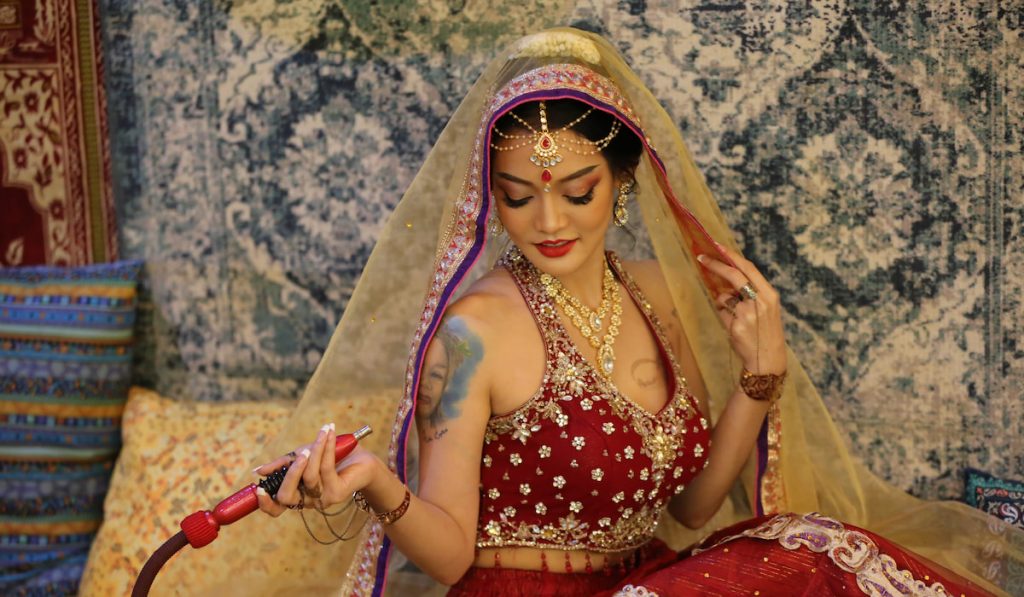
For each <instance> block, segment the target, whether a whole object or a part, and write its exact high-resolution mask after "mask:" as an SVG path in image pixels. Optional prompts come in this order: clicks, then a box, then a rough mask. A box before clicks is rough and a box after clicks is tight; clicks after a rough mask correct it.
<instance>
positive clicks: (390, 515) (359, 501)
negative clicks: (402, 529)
mask: <svg viewBox="0 0 1024 597" xmlns="http://www.w3.org/2000/svg"><path fill="white" fill-rule="evenodd" d="M352 499H353V500H355V502H356V505H357V506H359V509H360V510H362V511H363V512H366V513H367V514H369V515H370V516H372V517H373V518H374V519H375V520H376V521H377V522H379V523H380V524H385V525H387V524H394V523H396V522H398V519H399V518H401V517H402V516H404V515H405V512H406V510H408V509H409V502H410V501H412V494H411V493H410V492H409V489H408V488H406V490H405V497H404V498H402V503H401V504H399V505H398V507H397V508H395V509H394V510H392V511H390V512H384V513H381V514H378V513H376V512H374V510H373V508H370V504H367V503H366V496H364V495H363V492H362V491H357V492H355V493H353V494H352Z"/></svg>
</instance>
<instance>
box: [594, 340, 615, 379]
mask: <svg viewBox="0 0 1024 597" xmlns="http://www.w3.org/2000/svg"><path fill="white" fill-rule="evenodd" d="M597 362H598V364H599V365H600V366H601V373H603V374H604V376H605V377H607V378H609V379H611V377H612V371H614V370H615V351H614V350H612V346H611V344H602V345H601V348H600V349H598V351H597Z"/></svg>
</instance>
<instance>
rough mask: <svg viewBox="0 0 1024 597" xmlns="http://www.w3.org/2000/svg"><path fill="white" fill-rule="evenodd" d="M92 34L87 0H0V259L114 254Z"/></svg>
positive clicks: (85, 260)
mask: <svg viewBox="0 0 1024 597" xmlns="http://www.w3.org/2000/svg"><path fill="white" fill-rule="evenodd" d="M83 11H84V12H83ZM99 39H100V36H99V29H98V23H97V16H96V6H95V2H88V1H87V2H76V1H74V0H43V1H39V0H21V1H20V2H0V214H3V217H0V267H5V266H16V265H43V264H50V265H84V264H89V263H100V262H107V261H113V260H115V259H116V258H117V237H116V231H115V226H114V204H113V199H112V192H111V178H110V151H109V146H108V142H107V114H106V110H107V107H106V96H105V93H104V90H103V84H102V79H103V73H102V60H101V58H102V56H101V48H100V42H99Z"/></svg>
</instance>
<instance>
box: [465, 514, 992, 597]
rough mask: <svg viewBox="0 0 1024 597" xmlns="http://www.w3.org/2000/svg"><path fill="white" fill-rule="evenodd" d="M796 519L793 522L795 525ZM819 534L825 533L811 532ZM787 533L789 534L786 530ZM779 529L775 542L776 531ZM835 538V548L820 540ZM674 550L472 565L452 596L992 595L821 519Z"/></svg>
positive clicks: (771, 521) (736, 530)
mask: <svg viewBox="0 0 1024 597" xmlns="http://www.w3.org/2000/svg"><path fill="white" fill-rule="evenodd" d="M794 523H796V524H794ZM814 528H817V529H818V531H814V530H809V529H814ZM785 529H789V530H790V531H792V532H793V533H792V534H787V533H786V532H785ZM780 530H781V531H782V532H781V533H780V534H778V536H774V534H775V533H776V532H777V531H780ZM819 534H820V537H819V538H821V537H825V536H828V537H829V541H833V542H834V544H833V545H832V546H831V548H829V549H820V548H821V547H822V545H824V544H825V543H828V542H817V543H816V542H815V536H816V535H819ZM702 547H705V549H704V550H700V549H695V550H693V551H694V554H693V555H689V553H688V552H683V553H680V554H676V553H674V552H672V551H671V550H669V549H668V548H667V547H666V546H665V545H664V543H662V542H660V541H658V540H656V539H655V540H653V541H651V543H649V544H648V545H647V546H645V547H644V549H642V550H641V553H640V555H639V556H638V560H639V563H638V564H637V565H636V566H635V567H631V568H628V569H614V570H611V571H609V572H605V571H601V570H599V571H596V572H592V573H589V574H588V573H581V572H575V573H571V574H562V573H558V572H540V571H533V570H513V569H509V568H487V569H481V568H471V569H470V570H469V572H467V573H466V575H465V576H464V577H463V578H462V579H461V580H460V581H459V582H458V583H457V584H456V585H455V586H454V587H452V590H451V591H450V592H449V595H456V596H459V597H470V596H474V595H490V596H494V597H520V596H522V597H525V596H527V595H531V596H532V595H537V596H547V595H550V596H554V595H559V596H564V597H574V596H579V597H582V596H584V595H585V596H588V597H592V596H609V595H622V596H630V595H643V596H649V595H662V596H664V595H686V596H688V597H689V596H695V597H696V596H702V597H732V596H735V595H759V596H760V597H830V596H863V595H875V596H881V595H888V596H892V597H896V596H911V595H913V596H920V597H928V596H934V597H966V596H972V597H975V596H977V597H983V596H987V595H990V593H988V592H986V591H984V590H983V589H980V588H978V587H977V586H975V585H974V584H972V583H970V582H968V581H966V580H964V579H962V578H960V577H959V576H957V575H955V574H953V573H952V572H949V571H947V570H944V569H942V568H940V567H939V566H937V565H936V564H934V563H932V562H930V561H928V560H926V559H925V558H922V557H921V556H918V555H916V554H913V553H911V552H908V551H906V550H904V549H902V548H900V547H899V546H898V545H895V544H893V543H890V542H889V541H886V540H885V539H884V538H882V537H879V536H878V535H875V534H874V533H871V532H870V531H865V530H864V529H860V528H857V527H854V526H851V525H844V524H841V523H839V522H837V521H834V520H830V519H827V518H824V517H820V516H813V515H807V516H796V515H792V514H783V515H778V516H773V517H762V518H755V519H751V520H748V521H745V522H742V523H739V524H737V525H733V526H732V527H729V528H727V529H724V530H722V531H719V532H717V533H715V534H714V535H712V536H711V537H710V538H709V539H707V540H705V541H704V542H703V543H702Z"/></svg>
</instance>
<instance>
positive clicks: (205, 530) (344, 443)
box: [132, 426, 371, 597]
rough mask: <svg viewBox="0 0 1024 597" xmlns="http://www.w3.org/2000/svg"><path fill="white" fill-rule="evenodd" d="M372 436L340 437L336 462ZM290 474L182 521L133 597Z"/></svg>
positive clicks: (275, 475)
mask: <svg viewBox="0 0 1024 597" xmlns="http://www.w3.org/2000/svg"><path fill="white" fill-rule="evenodd" d="M370 433H371V429H370V427H369V426H364V427H362V428H361V429H359V430H358V431H356V432H355V433H347V434H345V435H339V436H338V437H337V441H336V442H335V444H334V458H335V461H340V460H341V459H343V458H345V457H346V456H348V455H349V453H351V452H352V450H354V449H355V447H356V444H358V443H359V440H361V439H363V438H364V437H366V436H367V435H370ZM287 472H288V465H284V466H282V467H281V468H279V469H277V470H276V471H274V472H272V473H270V474H269V475H267V476H266V477H264V478H263V479H261V480H260V482H259V483H258V484H257V483H250V484H249V485H247V486H245V487H244V488H242V489H240V490H239V491H237V492H235V493H233V494H232V495H230V496H228V497H227V498H225V499H223V500H222V501H221V502H220V503H219V504H217V506H216V507H214V509H213V510H212V511H211V510H199V511H197V512H193V513H192V514H189V515H188V516H186V517H185V518H184V519H182V521H181V530H180V531H178V533H176V534H175V535H174V536H173V537H171V538H170V539H168V540H167V541H166V542H165V543H164V544H163V545H161V546H160V547H159V548H158V549H157V550H156V551H155V552H153V555H151V556H149V560H147V561H146V565H145V566H143V567H142V571H141V572H139V576H138V578H137V579H136V580H135V587H134V588H133V589H132V597H145V596H146V595H149V589H150V587H152V586H153V579H154V578H156V574H157V572H159V571H160V568H162V567H163V565H164V564H165V563H167V560H169V559H171V557H172V556H173V555H174V554H176V553H177V552H178V551H179V550H180V549H182V548H183V547H185V546H186V545H191V546H192V547H193V548H195V549H199V548H200V547H204V546H206V545H209V544H210V543H212V542H213V540H214V539H216V538H217V531H218V530H219V529H220V527H221V525H227V524H231V523H233V522H237V521H238V520H240V519H242V518H244V517H246V516H248V515H249V514H252V513H253V512H255V511H256V510H257V509H259V501H258V500H257V498H256V488H257V487H262V488H263V489H264V490H265V491H266V492H267V493H268V494H270V495H275V494H276V493H277V490H278V489H280V488H281V483H282V482H283V481H284V476H285V473H287Z"/></svg>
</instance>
